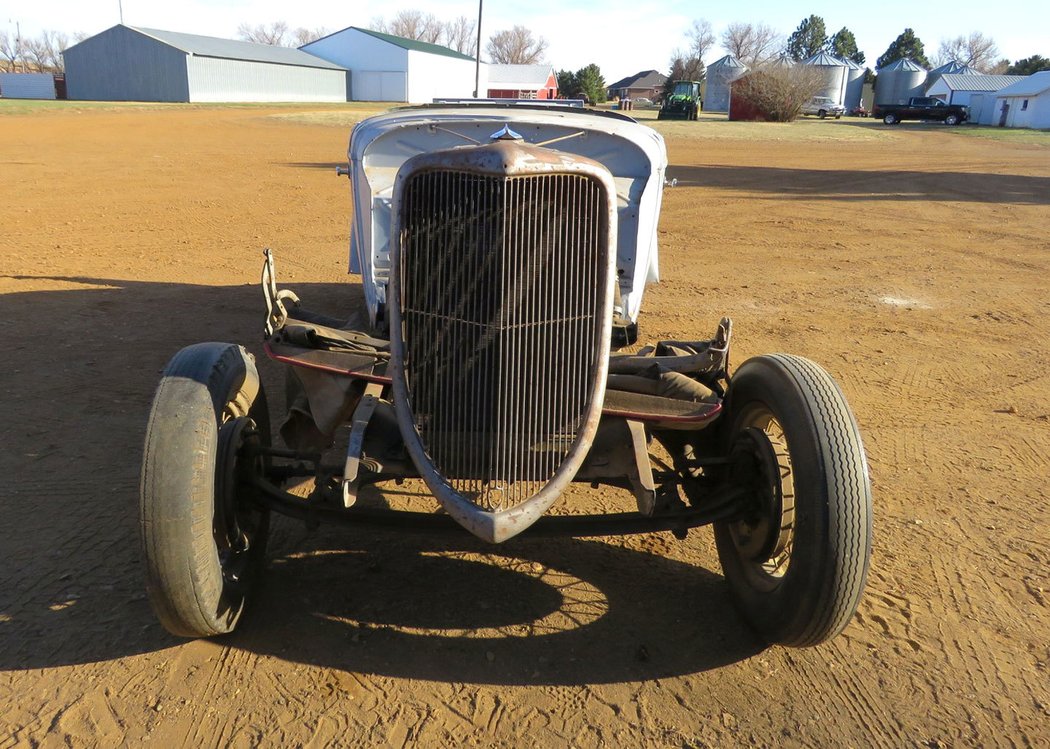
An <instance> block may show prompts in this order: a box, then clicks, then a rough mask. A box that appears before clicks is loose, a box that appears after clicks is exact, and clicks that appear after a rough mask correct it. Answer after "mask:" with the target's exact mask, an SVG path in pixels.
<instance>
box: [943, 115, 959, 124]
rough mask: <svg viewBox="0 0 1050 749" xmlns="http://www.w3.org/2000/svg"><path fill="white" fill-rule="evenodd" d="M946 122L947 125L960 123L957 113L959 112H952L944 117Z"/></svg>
mask: <svg viewBox="0 0 1050 749" xmlns="http://www.w3.org/2000/svg"><path fill="white" fill-rule="evenodd" d="M944 124H945V125H958V124H959V115H957V114H950V115H948V116H947V117H945V118H944Z"/></svg>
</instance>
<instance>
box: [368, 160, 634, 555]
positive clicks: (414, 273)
mask: <svg viewBox="0 0 1050 749" xmlns="http://www.w3.org/2000/svg"><path fill="white" fill-rule="evenodd" d="M614 195H615V192H614V190H613V188H612V181H611V177H609V175H608V172H607V171H606V170H605V169H604V168H603V167H601V166H600V165H598V164H595V163H594V162H588V161H586V160H579V159H574V158H570V157H566V156H564V155H562V154H557V153H554V152H551V151H546V150H544V149H539V148H536V147H530V146H525V145H521V144H517V143H497V144H494V145H491V146H481V147H477V148H469V149H456V150H453V151H447V152H439V153H433V154H425V155H422V156H419V157H416V158H414V159H412V160H409V162H406V164H405V166H404V167H402V169H401V171H400V172H399V175H398V179H397V182H396V184H395V196H394V205H395V219H394V221H395V231H394V232H393V237H394V242H395V248H394V249H395V252H394V267H393V273H392V277H391V292H392V298H391V300H390V304H389V309H390V310H391V343H392V355H393V361H392V370H393V371H392V376H393V380H394V401H395V409H396V410H397V413H398V421H399V424H400V426H401V431H402V436H403V437H404V438H405V442H406V446H407V447H408V450H409V453H410V454H411V455H412V457H413V460H414V461H415V463H416V466H417V468H418V469H419V470H420V473H421V475H422V476H423V478H424V479H425V480H426V481H427V483H428V485H429V486H430V488H431V490H432V491H433V492H434V493H435V495H436V496H437V498H438V499H439V500H440V501H441V502H442V504H443V505H445V507H446V509H448V510H449V512H450V513H451V514H453V516H454V517H457V519H458V520H460V522H462V523H463V524H464V525H466V526H467V527H468V528H469V529H470V530H472V531H474V532H475V533H478V535H482V536H483V537H487V536H489V535H490V534H492V535H494V536H496V537H494V538H493V539H492V540H501V539H500V538H498V536H501V535H503V534H504V533H506V534H507V536H506V537H509V535H513V534H514V533H517V532H518V531H520V530H522V529H524V528H525V527H527V526H528V525H529V524H531V522H532V521H534V520H535V519H536V518H538V517H539V516H540V515H541V514H542V512H543V511H544V510H545V509H546V507H548V506H549V505H550V504H551V503H552V502H553V500H554V499H555V498H556V497H557V495H558V494H559V493H560V491H561V489H562V488H563V487H564V485H565V484H567V483H568V481H570V480H571V479H572V477H573V475H575V472H576V470H577V469H578V467H579V465H580V463H581V462H582V460H583V458H584V457H585V455H586V452H587V450H588V449H589V446H590V443H591V440H592V438H593V435H594V431H595V429H596V427H597V422H598V418H599V415H600V409H601V401H602V398H603V395H604V384H605V379H606V375H607V362H608V351H609V331H610V324H611V310H612V288H613V282H614V276H613V258H612V254H611V248H612V247H615V237H614V232H615V224H614V223H613V219H614V217H615V213H614V210H615V209H614V202H613V199H614ZM494 518H495V519H494ZM495 520H501V521H502V524H503V525H507V524H509V525H510V527H509V528H504V529H503V530H496V529H495V527H494V526H495V525H499V524H500V523H498V522H495ZM479 531H480V532H479Z"/></svg>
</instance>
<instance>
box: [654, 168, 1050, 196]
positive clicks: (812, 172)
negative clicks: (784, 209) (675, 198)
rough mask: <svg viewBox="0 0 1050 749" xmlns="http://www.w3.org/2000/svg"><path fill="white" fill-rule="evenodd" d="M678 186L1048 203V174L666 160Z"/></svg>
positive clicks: (786, 193) (783, 193)
mask: <svg viewBox="0 0 1050 749" xmlns="http://www.w3.org/2000/svg"><path fill="white" fill-rule="evenodd" d="M667 178H668V179H675V180H677V181H678V182H677V186H678V187H679V188H682V187H704V188H714V189H719V190H738V191H741V192H748V193H752V194H754V195H757V196H760V197H762V198H766V197H772V198H777V199H784V200H847V201H853V200H856V201H873V200H908V201H913V200H914V201H930V200H940V201H964V202H976V203H1008V204H1017V205H1050V177H1038V176H1031V175H1023V174H994V173H987V172H973V173H971V172H954V171H944V172H936V171H919V170H908V169H885V170H877V171H876V170H871V171H860V170H856V169H797V168H789V167H772V166H722V165H717V164H712V165H708V166H684V165H671V166H669V167H668V168H667Z"/></svg>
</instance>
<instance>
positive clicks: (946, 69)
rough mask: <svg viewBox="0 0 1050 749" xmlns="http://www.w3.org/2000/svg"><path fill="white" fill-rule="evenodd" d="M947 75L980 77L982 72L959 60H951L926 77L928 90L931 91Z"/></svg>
mask: <svg viewBox="0 0 1050 749" xmlns="http://www.w3.org/2000/svg"><path fill="white" fill-rule="evenodd" d="M945 73H951V74H953V75H980V74H981V71H979V70H975V69H974V68H971V67H970V66H969V65H964V64H963V63H961V62H959V61H958V60H949V61H948V62H946V63H944V64H943V65H941V66H940V67H937V68H934V69H933V70H931V71H930V72H929V73H928V74H927V75H926V90H927V91H929V90H930V86H932V85H933V84H935V83H936V82H937V80H938V79H939V78H940V77H941V76H942V75H944V74H945Z"/></svg>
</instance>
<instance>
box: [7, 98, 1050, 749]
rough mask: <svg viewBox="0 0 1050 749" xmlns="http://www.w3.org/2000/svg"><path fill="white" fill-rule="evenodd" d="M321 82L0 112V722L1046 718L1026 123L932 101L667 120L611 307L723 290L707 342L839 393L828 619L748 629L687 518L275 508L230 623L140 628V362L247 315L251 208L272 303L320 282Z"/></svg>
mask: <svg viewBox="0 0 1050 749" xmlns="http://www.w3.org/2000/svg"><path fill="white" fill-rule="evenodd" d="M332 119H333V121H335V123H336V124H325V122H326V120H325V119H324V118H320V119H314V120H311V119H310V118H309V117H304V118H301V117H298V116H296V110H290V109H288V108H274V109H266V108H257V107H255V108H253V107H245V108H227V109H223V108H202V109H193V108H185V107H183V108H179V107H173V108H148V107H147V108H121V109H112V110H110V109H106V108H101V109H98V110H82V111H78V110H73V109H57V110H54V111H50V110H49V111H43V112H37V113H29V114H8V115H6V116H0V176H2V179H0V319H4V320H6V321H7V322H6V325H7V331H8V333H9V334H10V337H9V339H7V343H6V344H4V355H3V359H4V366H3V367H2V368H0V427H2V431H0V434H2V435H3V437H2V440H3V450H2V451H0V475H2V476H3V477H4V481H3V484H2V488H0V747H9V746H35V745H45V746H51V745H63V744H68V745H72V746H84V745H107V746H111V745H117V744H132V745H134V744H141V743H143V742H145V741H147V740H149V741H151V742H155V743H156V745H159V746H217V745H223V746H227V745H232V746H256V745H260V744H261V745H282V746H305V745H309V746H325V745H340V744H341V745H389V746H402V745H406V744H412V745H420V746H449V745H481V746H563V745H573V746H580V747H591V746H622V747H627V746H639V747H640V746H646V747H648V746H653V747H664V746H667V747H700V746H711V747H714V746H729V745H757V746H772V745H778V746H780V745H782V746H857V747H862V746H863V747H867V746H876V747H902V746H930V747H948V746H993V745H1001V746H1014V747H1027V746H1047V745H1048V744H1050V673H1048V671H1050V651H1048V642H1050V603H1048V597H1050V590H1048V589H1050V579H1048V569H1050V565H1048V562H1050V560H1048V541H1050V509H1048V507H1050V488H1048V486H1050V483H1048V477H1050V457H1048V456H1050V374H1048V372H1050V293H1048V288H1050V281H1048V279H1050V147H1047V146H1040V145H1038V143H1037V142H1035V143H1009V142H998V141H995V140H986V139H979V138H972V137H966V136H964V135H960V134H958V133H955V132H951V131H949V130H948V129H946V128H943V127H939V126H937V127H933V126H922V125H911V124H906V125H903V126H901V127H897V128H886V127H884V126H882V125H881V124H880V123H868V122H857V121H847V120H841V121H836V122H832V121H827V122H817V121H810V122H803V123H796V124H795V125H791V126H780V125H769V126H765V127H764V128H763V127H761V126H759V127H752V128H734V127H733V126H732V125H731V124H730V123H725V122H720V121H716V120H706V121H701V122H699V123H673V124H672V125H670V126H669V127H668V129H667V130H666V132H667V133H668V146H669V153H670V161H671V164H672V167H671V169H670V176H673V177H675V178H677V180H678V184H677V186H676V187H674V188H672V189H668V190H667V191H666V193H665V211H664V214H663V217H662V220H661V223H660V242H661V272H662V275H663V281H662V283H660V284H659V285H658V286H654V287H653V288H652V289H651V290H650V292H649V294H648V296H647V298H646V302H645V309H644V311H643V317H642V331H643V336H645V337H646V338H649V339H651V340H656V339H659V338H667V337H674V338H698V339H699V338H706V337H708V336H710V335H711V333H712V332H713V331H714V327H715V324H716V323H717V321H718V318H719V316H720V315H722V314H730V315H732V316H733V318H734V321H735V324H736V328H735V332H736V338H735V341H736V349H735V356H734V360H735V361H736V362H737V363H739V362H741V361H743V360H744V358H746V357H747V356H750V355H753V354H757V353H763V352H771V351H786V352H790V353H796V354H801V355H804V356H807V357H810V358H812V359H815V360H816V361H818V362H821V363H822V364H823V365H824V366H825V367H826V368H828V369H829V370H830V371H831V372H832V373H833V374H834V376H835V377H836V378H837V379H838V380H839V382H840V383H841V384H842V386H843V389H844V391H845V393H846V395H847V397H848V398H849V400H850V403H851V405H852V406H853V408H854V410H855V412H856V415H857V417H858V420H859V422H860V424H861V428H862V430H863V435H864V439H865V442H866V448H867V451H868V456H869V460H870V466H871V475H872V479H873V486H874V495H875V508H876V523H875V547H874V555H873V559H872V566H871V575H870V578H869V582H868V588H867V593H866V595H865V598H864V600H863V603H862V605H861V607H860V612H859V613H858V614H857V616H856V618H855V621H853V622H852V623H851V624H850V626H849V627H848V628H847V630H846V631H845V633H844V634H843V635H841V636H840V637H839V638H837V639H835V640H833V641H832V642H830V643H828V644H826V645H824V646H821V647H818V648H815V649H809V650H789V649H783V648H764V647H763V646H762V644H761V643H760V642H759V641H758V640H757V639H756V638H755V637H754V635H752V634H751V633H750V632H749V631H748V630H747V628H746V626H745V625H744V622H743V620H742V619H741V618H740V617H739V616H738V615H737V614H736V612H735V611H734V610H733V608H732V606H731V605H730V601H729V598H728V595H727V591H726V588H725V585H724V581H723V579H722V576H721V571H720V568H719V566H718V562H717V558H716V556H715V554H714V550H713V541H712V538H711V535H710V532H709V531H708V530H706V529H704V530H701V531H697V532H693V533H691V534H690V536H689V538H688V539H687V540H686V541H684V542H680V541H677V540H675V539H674V538H673V537H671V536H670V535H668V534H664V535H658V536H648V537H647V536H642V537H632V538H629V539H626V540H618V539H609V540H580V541H576V540H558V541H529V540H515V541H512V542H509V543H507V544H505V545H503V546H500V547H496V548H487V547H483V546H480V545H478V544H475V543H472V542H470V541H467V540H463V541H462V542H447V541H446V542H438V543H435V542H433V541H432V540H428V539H427V538H424V537H417V536H397V535H389V534H374V533H364V532H361V531H355V530H346V529H342V530H340V529H321V530H318V531H313V532H311V531H308V530H307V529H305V528H304V527H302V525H301V524H297V523H294V522H291V521H286V520H284V519H281V520H280V521H278V522H277V527H276V528H275V530H274V533H273V536H272V539H271V547H270V552H269V565H268V567H269V569H268V571H267V578H266V585H265V588H264V590H263V591H262V593H261V595H260V597H259V599H258V602H257V605H256V606H255V608H254V609H253V610H252V611H251V612H250V614H249V617H248V619H247V620H246V621H245V623H244V625H243V628H242V629H241V630H239V631H238V632H237V633H236V634H235V635H232V636H229V637H226V638H223V639H217V640H214V641H196V642H185V641H180V640H178V639H176V638H173V637H171V636H169V635H168V634H167V633H166V632H165V631H164V630H163V629H162V628H161V627H160V626H159V625H158V624H157V622H156V620H155V619H154V617H153V615H152V613H151V611H150V609H149V605H148V602H147V601H146V598H145V595H144V589H143V572H142V566H141V562H140V552H139V547H138V536H137V523H138V509H137V502H138V499H137V497H138V472H139V462H140V458H141V444H142V439H143V430H144V425H145V422H146V416H147V413H148V409H149V404H150V399H151V397H152V392H153V389H154V387H155V385H156V383H157V379H158V374H159V372H160V370H161V369H162V368H163V367H164V364H165V362H166V361H167V360H168V359H169V357H170V356H171V355H172V354H173V353H174V352H175V351H176V350H177V349H179V348H180V347H182V346H184V345H187V344H190V343H193V342H197V341H200V340H209V339H210V340H229V341H235V342H241V343H245V344H246V345H248V346H249V348H250V349H252V350H254V351H256V352H259V353H261V346H260V339H261V328H262V322H263V306H262V298H261V295H260V293H259V292H258V290H257V287H256V285H255V284H256V281H257V277H258V272H259V268H260V263H261V260H262V257H261V249H262V248H263V247H264V246H269V247H272V248H273V249H274V250H275V252H276V255H277V263H278V274H279V278H280V279H281V281H282V285H284V286H287V287H290V288H293V289H295V290H296V291H297V292H298V293H299V295H300V296H301V297H303V298H304V300H306V302H307V304H308V306H310V307H313V308H316V309H321V310H324V311H328V312H330V313H332V314H340V313H345V311H346V310H348V309H349V308H350V306H351V305H352V304H353V303H354V300H355V298H356V295H357V293H358V291H357V287H356V279H355V278H353V277H349V278H348V277H347V276H346V273H345V268H346V256H347V232H348V229H347V227H348V208H349V195H348V188H347V182H346V180H345V179H344V180H340V179H337V178H336V176H335V175H334V173H333V172H334V169H333V168H334V166H335V165H336V164H337V163H339V162H340V161H342V160H344V159H345V152H346V143H347V136H348V128H347V126H346V125H345V124H338V117H334V118H332ZM1048 142H1050V141H1048ZM263 368H264V378H265V381H266V384H267V385H268V389H269V393H270V399H271V405H274V406H275V407H276V408H280V406H281V403H280V400H281V397H282V396H281V387H280V383H281V382H282V377H283V373H282V372H281V371H280V370H279V368H278V367H277V366H275V365H273V363H270V362H264V363H263ZM568 501H571V502H588V501H596V502H598V503H611V502H619V501H621V498H620V497H615V498H614V497H611V496H605V494H604V493H602V492H591V491H589V490H588V491H581V492H578V493H576V492H574V493H573V495H572V496H571V497H570V498H569V500H568ZM628 501H629V499H628Z"/></svg>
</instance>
